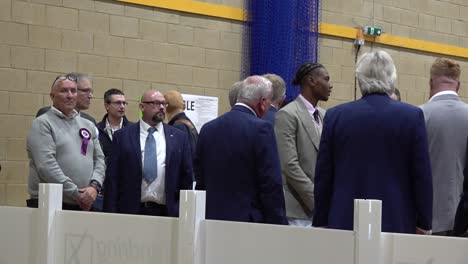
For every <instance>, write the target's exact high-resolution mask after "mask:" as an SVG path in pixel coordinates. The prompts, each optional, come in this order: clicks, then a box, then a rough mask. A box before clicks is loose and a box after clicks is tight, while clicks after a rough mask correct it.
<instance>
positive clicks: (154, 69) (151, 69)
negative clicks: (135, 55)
mask: <svg viewBox="0 0 468 264" xmlns="http://www.w3.org/2000/svg"><path fill="white" fill-rule="evenodd" d="M165 73H166V65H165V64H164V63H159V62H150V61H139V62H138V79H139V80H143V81H150V82H164V81H166V75H165Z"/></svg>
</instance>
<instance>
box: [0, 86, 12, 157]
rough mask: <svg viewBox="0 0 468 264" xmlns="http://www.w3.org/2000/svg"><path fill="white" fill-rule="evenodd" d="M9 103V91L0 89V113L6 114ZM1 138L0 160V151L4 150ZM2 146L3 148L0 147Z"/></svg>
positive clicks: (0, 154) (0, 155)
mask: <svg viewBox="0 0 468 264" xmlns="http://www.w3.org/2000/svg"><path fill="white" fill-rule="evenodd" d="M9 105H10V95H9V92H3V91H0V113H1V114H7V113H8V108H9ZM1 140H2V139H1V138H0V160H2V159H3V158H2V153H1V152H2V151H5V148H3V147H4V146H3V145H2V143H3V142H2V141H1ZM2 148H3V149H2Z"/></svg>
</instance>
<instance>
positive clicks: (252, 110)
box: [235, 103, 258, 117]
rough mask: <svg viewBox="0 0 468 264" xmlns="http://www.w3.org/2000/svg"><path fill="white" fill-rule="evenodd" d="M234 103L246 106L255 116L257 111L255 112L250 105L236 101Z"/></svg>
mask: <svg viewBox="0 0 468 264" xmlns="http://www.w3.org/2000/svg"><path fill="white" fill-rule="evenodd" d="M235 105H241V106H244V107H247V108H248V109H249V110H250V111H251V112H252V113H253V114H254V115H255V116H257V113H255V111H254V110H253V109H252V108H251V107H250V106H248V105H246V104H244V103H236V104H235ZM257 117H258V116H257Z"/></svg>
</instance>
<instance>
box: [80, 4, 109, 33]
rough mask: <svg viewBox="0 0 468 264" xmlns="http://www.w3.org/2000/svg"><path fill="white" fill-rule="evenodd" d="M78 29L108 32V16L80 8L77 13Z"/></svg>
mask: <svg viewBox="0 0 468 264" xmlns="http://www.w3.org/2000/svg"><path fill="white" fill-rule="evenodd" d="M78 28H79V29H80V31H85V32H96V33H104V34H109V32H110V18H109V15H107V14H102V13H97V12H89V11H84V10H80V11H79V14H78Z"/></svg>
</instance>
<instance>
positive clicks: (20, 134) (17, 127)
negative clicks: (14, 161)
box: [0, 114, 33, 156]
mask: <svg viewBox="0 0 468 264" xmlns="http://www.w3.org/2000/svg"><path fill="white" fill-rule="evenodd" d="M32 120H33V117H32V116H21V115H4V114H0V127H10V128H14V129H1V130H0V138H1V137H10V138H13V137H16V138H26V136H27V135H28V133H29V129H30V128H31V122H32ZM7 156H8V153H7Z"/></svg>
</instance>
